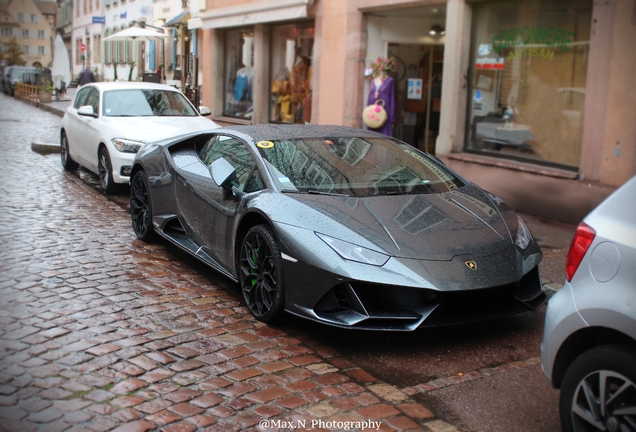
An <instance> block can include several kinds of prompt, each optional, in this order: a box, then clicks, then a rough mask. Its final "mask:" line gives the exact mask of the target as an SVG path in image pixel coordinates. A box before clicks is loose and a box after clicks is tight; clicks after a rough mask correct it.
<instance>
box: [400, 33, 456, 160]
mask: <svg viewBox="0 0 636 432" xmlns="http://www.w3.org/2000/svg"><path fill="white" fill-rule="evenodd" d="M389 57H393V59H394V61H395V65H396V67H395V72H394V80H395V82H396V88H395V94H396V98H395V103H396V122H395V129H394V135H395V137H396V138H398V139H400V140H402V141H404V142H407V143H409V144H411V145H412V146H414V147H417V148H419V149H420V150H423V151H426V152H428V153H431V154H434V153H435V140H436V138H437V135H438V134H439V119H440V105H441V100H442V71H443V67H444V45H433V44H429V45H419V44H396V43H390V44H389Z"/></svg>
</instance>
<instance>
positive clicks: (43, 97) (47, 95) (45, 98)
mask: <svg viewBox="0 0 636 432" xmlns="http://www.w3.org/2000/svg"><path fill="white" fill-rule="evenodd" d="M38 93H39V95H40V103H50V102H51V101H52V100H53V84H52V83H51V81H49V80H47V79H43V80H42V82H41V84H40V91H39V92H38Z"/></svg>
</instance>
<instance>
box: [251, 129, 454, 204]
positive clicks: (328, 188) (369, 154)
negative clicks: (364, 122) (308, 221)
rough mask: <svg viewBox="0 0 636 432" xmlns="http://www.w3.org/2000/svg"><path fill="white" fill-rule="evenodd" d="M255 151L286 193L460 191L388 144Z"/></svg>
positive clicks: (366, 141)
mask: <svg viewBox="0 0 636 432" xmlns="http://www.w3.org/2000/svg"><path fill="white" fill-rule="evenodd" d="M257 147H258V150H259V152H260V154H261V155H262V157H263V158H264V159H265V161H266V165H267V168H268V169H269V171H270V173H271V174H272V177H274V179H275V181H276V182H277V184H278V186H279V188H280V189H281V190H282V191H283V192H287V193H290V192H291V193H293V192H299V193H317V194H328V195H331V194H336V195H345V196H375V195H392V194H426V193H441V192H447V191H450V190H454V189H457V188H459V187H461V186H463V185H464V183H463V181H462V180H461V179H459V178H458V177H456V176H455V175H453V173H452V172H450V171H449V170H447V169H446V168H445V167H444V166H443V165H442V164H440V163H438V162H437V161H435V160H434V159H433V158H431V157H429V156H427V155H424V154H422V153H420V152H419V151H418V150H416V149H414V148H413V147H411V146H410V145H408V144H404V143H400V142H398V141H396V140H393V139H390V138H350V137H348V138H329V139H325V138H302V139H285V140H272V141H259V142H258V143H257Z"/></svg>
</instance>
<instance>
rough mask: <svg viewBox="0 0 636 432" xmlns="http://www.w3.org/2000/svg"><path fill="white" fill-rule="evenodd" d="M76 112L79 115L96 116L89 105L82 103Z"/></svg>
mask: <svg viewBox="0 0 636 432" xmlns="http://www.w3.org/2000/svg"><path fill="white" fill-rule="evenodd" d="M77 114H79V115H81V116H86V117H97V115H96V114H95V112H94V111H93V107H92V106H90V105H84V106H81V107H80V108H79V109H78V110H77Z"/></svg>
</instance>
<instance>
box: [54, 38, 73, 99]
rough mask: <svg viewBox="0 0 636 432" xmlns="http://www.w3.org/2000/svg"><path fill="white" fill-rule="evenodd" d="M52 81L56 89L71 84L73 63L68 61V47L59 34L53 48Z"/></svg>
mask: <svg viewBox="0 0 636 432" xmlns="http://www.w3.org/2000/svg"><path fill="white" fill-rule="evenodd" d="M51 79H52V80H53V85H54V86H55V87H56V88H61V87H62V81H64V86H68V85H69V84H70V83H71V79H72V76H71V62H70V61H69V59H68V51H67V50H66V45H64V41H63V40H62V36H60V35H59V34H58V35H57V36H56V37H55V47H54V48H53V67H52V68H51Z"/></svg>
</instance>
